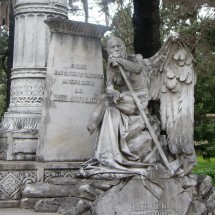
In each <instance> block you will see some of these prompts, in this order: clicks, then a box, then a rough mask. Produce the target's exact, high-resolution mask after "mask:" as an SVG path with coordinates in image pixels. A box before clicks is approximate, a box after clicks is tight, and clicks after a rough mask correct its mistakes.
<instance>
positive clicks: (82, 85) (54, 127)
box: [37, 19, 109, 161]
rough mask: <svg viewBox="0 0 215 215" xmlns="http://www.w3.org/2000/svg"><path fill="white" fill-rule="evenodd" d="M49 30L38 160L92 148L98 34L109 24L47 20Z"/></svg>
mask: <svg viewBox="0 0 215 215" xmlns="http://www.w3.org/2000/svg"><path fill="white" fill-rule="evenodd" d="M46 23H47V24H48V26H49V28H50V31H51V32H52V39H51V44H50V51H49V57H48V65H47V77H46V86H45V92H44V101H43V106H42V119H41V129H40V134H39V143H38V148H37V159H38V160H43V161H81V160H86V159H89V158H91V157H92V156H93V153H94V144H95V142H96V141H95V139H96V136H95V135H92V136H90V134H89V133H88V132H87V129H86V127H87V123H88V121H89V117H90V115H91V113H92V111H93V110H94V108H95V105H96V104H97V101H98V98H99V96H100V95H101V94H102V93H103V90H104V88H103V86H104V75H103V65H102V49H101V37H102V36H103V34H104V33H105V32H106V31H107V30H108V29H109V28H108V27H104V26H98V25H93V24H87V23H80V22H73V21H68V20H57V19H51V20H49V21H47V22H46Z"/></svg>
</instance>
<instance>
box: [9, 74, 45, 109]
mask: <svg viewBox="0 0 215 215" xmlns="http://www.w3.org/2000/svg"><path fill="white" fill-rule="evenodd" d="M44 84H45V80H44V79H38V78H35V79H33V78H31V79H30V78H29V79H22V78H20V79H14V80H13V81H12V82H11V89H10V107H12V106H16V105H35V104H36V105H38V104H40V105H42V100H43V92H44Z"/></svg>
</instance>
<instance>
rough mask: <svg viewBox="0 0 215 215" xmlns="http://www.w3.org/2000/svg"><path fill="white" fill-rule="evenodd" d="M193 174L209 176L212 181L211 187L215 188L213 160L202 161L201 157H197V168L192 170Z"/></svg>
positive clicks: (214, 164)
mask: <svg viewBox="0 0 215 215" xmlns="http://www.w3.org/2000/svg"><path fill="white" fill-rule="evenodd" d="M192 173H194V174H198V175H209V176H211V178H212V180H213V182H212V183H213V186H215V158H211V159H209V160H204V159H203V157H201V156H198V157H197V166H196V167H195V168H194V169H193V172H192Z"/></svg>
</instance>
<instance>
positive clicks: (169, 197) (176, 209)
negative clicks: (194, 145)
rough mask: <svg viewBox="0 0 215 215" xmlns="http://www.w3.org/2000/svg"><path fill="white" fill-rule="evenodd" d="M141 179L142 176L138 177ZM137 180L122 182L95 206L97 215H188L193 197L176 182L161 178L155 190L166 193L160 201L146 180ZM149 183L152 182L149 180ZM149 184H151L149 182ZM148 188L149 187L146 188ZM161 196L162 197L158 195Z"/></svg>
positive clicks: (156, 182)
mask: <svg viewBox="0 0 215 215" xmlns="http://www.w3.org/2000/svg"><path fill="white" fill-rule="evenodd" d="M138 177H139V176H138ZM138 177H135V178H134V179H132V180H131V181H129V182H127V183H126V182H122V183H121V184H119V185H117V186H114V187H113V188H112V189H111V190H109V191H108V192H107V193H105V195H104V196H102V197H101V198H99V199H98V200H97V201H96V202H95V203H94V206H93V214H95V215H101V214H102V215H110V214H117V215H156V214H159V215H186V214H187V211H188V209H189V206H190V203H191V201H192V197H191V196H190V195H189V193H188V192H186V191H184V190H183V189H182V187H181V185H180V184H179V183H178V182H177V181H176V180H174V179H159V180H156V181H154V183H153V184H152V186H151V187H154V190H155V188H156V187H157V186H159V189H160V188H161V189H162V190H163V191H162V193H161V197H160V198H157V197H156V195H155V192H153V189H150V186H148V185H147V184H146V180H142V179H140V178H139V179H138ZM147 181H148V180H147ZM148 182H149V181H148ZM146 185H147V186H146ZM157 196H158V195H157Z"/></svg>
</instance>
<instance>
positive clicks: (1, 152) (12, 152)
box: [0, 112, 41, 161]
mask: <svg viewBox="0 0 215 215" xmlns="http://www.w3.org/2000/svg"><path fill="white" fill-rule="evenodd" d="M40 118H41V114H40V113H14V112H6V113H5V114H4V117H3V119H2V121H1V123H0V133H1V134H0V160H8V161H9V160H21V161H24V160H25V161H33V160H35V159H36V148H37V142H38V130H39V124H40Z"/></svg>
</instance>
